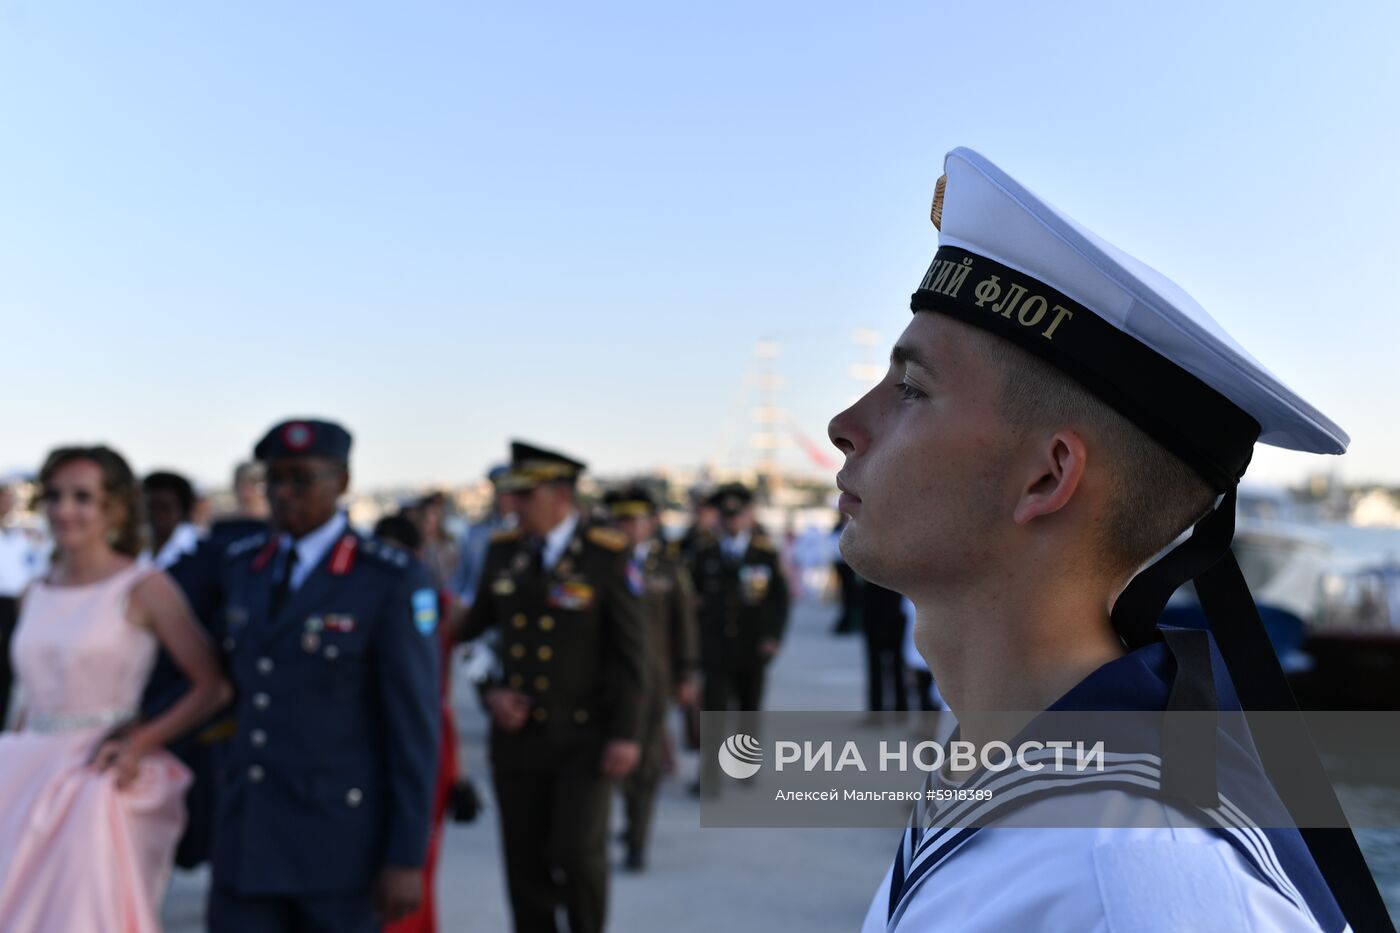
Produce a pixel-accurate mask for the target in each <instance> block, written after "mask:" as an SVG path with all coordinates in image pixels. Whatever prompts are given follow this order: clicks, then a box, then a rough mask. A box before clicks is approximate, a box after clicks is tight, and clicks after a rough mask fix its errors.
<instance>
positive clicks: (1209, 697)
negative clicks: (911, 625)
mask: <svg viewBox="0 0 1400 933" xmlns="http://www.w3.org/2000/svg"><path fill="white" fill-rule="evenodd" d="M1235 504H1236V493H1235V489H1234V488H1233V487H1232V488H1231V489H1230V491H1229V492H1227V493H1226V494H1225V497H1224V498H1223V499H1222V500H1221V502H1220V504H1219V505H1218V506H1217V507H1216V509H1215V510H1214V511H1213V512H1211V513H1210V514H1209V515H1207V516H1206V517H1205V518H1203V519H1201V521H1200V522H1199V523H1197V525H1196V527H1195V528H1194V529H1193V530H1192V533H1191V537H1190V538H1189V539H1187V540H1186V541H1185V542H1183V543H1182V544H1180V545H1178V546H1177V547H1176V548H1174V549H1172V550H1171V551H1169V552H1168V553H1167V554H1166V555H1164V556H1163V557H1161V558H1160V559H1159V560H1158V561H1157V562H1156V563H1154V564H1153V565H1152V566H1150V567H1148V568H1147V569H1146V570H1144V571H1143V572H1142V573H1140V574H1138V575H1137V576H1136V577H1134V578H1133V580H1132V582H1131V583H1129V584H1128V586H1127V588H1126V589H1124V591H1123V593H1122V595H1120V596H1119V597H1118V600H1117V602H1116V603H1114V606H1113V613H1112V616H1111V618H1112V622H1113V628H1114V630H1115V631H1117V632H1118V634H1119V636H1120V637H1122V639H1123V640H1124V642H1125V643H1126V644H1127V645H1128V647H1129V649H1136V648H1141V647H1143V646H1144V645H1147V644H1151V643H1152V642H1155V641H1159V640H1163V638H1164V637H1165V640H1166V642H1167V646H1168V648H1169V649H1171V652H1172V655H1173V657H1174V658H1175V659H1176V663H1177V672H1176V676H1175V677H1174V678H1173V680H1172V688H1171V697H1170V700H1169V701H1168V707H1167V708H1168V711H1177V710H1180V711H1189V710H1196V711H1208V710H1213V709H1216V708H1217V706H1216V703H1217V698H1216V691H1215V678H1214V673H1213V671H1212V670H1211V663H1210V651H1209V646H1208V645H1207V644H1206V643H1205V640H1204V636H1203V635H1200V636H1194V637H1193V636H1192V635H1191V634H1183V633H1181V632H1175V631H1173V632H1164V631H1163V630H1161V629H1158V628H1157V620H1158V618H1159V617H1160V616H1161V614H1162V610H1163V609H1164V608H1165V607H1166V604H1167V600H1168V599H1169V598H1170V597H1171V595H1172V593H1174V592H1175V591H1176V590H1177V588H1178V587H1180V586H1181V585H1182V584H1183V583H1186V582H1187V581H1188V580H1194V581H1195V585H1196V594H1197V596H1199V597H1200V601H1201V609H1202V611H1203V612H1204V613H1205V616H1206V620H1207V622H1208V624H1209V626H1210V632H1211V634H1213V635H1214V636H1215V642H1216V645H1217V646H1218V647H1219V649H1220V656H1221V658H1223V659H1224V661H1225V668H1226V670H1227V671H1228V672H1229V675H1230V680H1231V682H1232V683H1233V684H1234V687H1235V692H1236V694H1237V695H1238V696H1239V699H1240V706H1241V708H1243V709H1245V710H1282V711H1285V712H1297V711H1298V701H1297V700H1296V699H1295V698H1294V696H1293V691H1292V690H1291V689H1290V688H1289V686H1288V681H1287V679H1286V678H1285V677H1284V674H1283V668H1282V667H1281V666H1280V665H1279V662H1278V655H1277V654H1276V653H1275V652H1274V647H1273V644H1272V643H1271V642H1270V641H1269V636H1268V632H1267V631H1266V630H1265V629H1264V623H1263V621H1262V620H1261V619H1260V618H1259V610H1258V608H1257V607H1256V606H1255V605H1254V598H1253V597H1252V596H1251V595H1250V592H1249V585H1248V584H1247V583H1246V582H1245V579H1244V574H1243V573H1241V572H1240V566H1239V563H1238V562H1237V561H1236V560H1235V555H1234V553H1233V552H1232V551H1231V550H1230V542H1231V540H1232V539H1233V538H1234V535H1235ZM1167 722H1168V726H1167V727H1166V731H1165V732H1164V734H1163V754H1162V758H1163V763H1162V772H1163V773H1162V790H1163V793H1164V794H1167V795H1169V796H1175V797H1179V798H1182V799H1186V800H1190V801H1192V802H1193V803H1198V804H1201V805H1206V806H1208V805H1210V803H1211V801H1214V800H1216V799H1217V795H1216V787H1215V773H1214V771H1215V769H1214V766H1213V764H1211V763H1210V762H1209V761H1208V760H1207V762H1206V765H1207V766H1206V767H1204V768H1203V767H1201V756H1200V754H1199V749H1201V748H1202V747H1207V748H1213V747H1214V744H1213V743H1211V744H1210V745H1207V746H1202V745H1200V744H1195V743H1198V742H1199V739H1200V736H1199V734H1198V732H1186V731H1183V730H1182V729H1177V728H1176V727H1174V726H1172V725H1171V722H1172V717H1168V718H1167ZM1185 728H1186V729H1191V728H1196V727H1190V726H1188V727H1185ZM1188 742H1190V743H1192V744H1190V745H1187V744H1186V743H1188ZM1183 747H1192V748H1194V749H1196V750H1197V751H1196V753H1194V754H1190V755H1185V754H1177V755H1171V754H1170V753H1171V751H1172V750H1173V748H1178V749H1179V748H1183ZM1257 748H1258V751H1259V759H1260V764H1261V765H1262V766H1263V768H1264V772H1265V774H1266V775H1272V774H1279V773H1282V772H1283V771H1284V770H1285V769H1287V771H1288V772H1289V784H1290V786H1291V787H1296V788H1298V789H1299V790H1298V793H1299V794H1300V795H1306V797H1307V798H1308V799H1310V800H1312V801H1321V802H1324V803H1326V804H1328V805H1329V806H1330V807H1331V808H1332V809H1333V811H1334V812H1335V813H1336V814H1337V815H1338V816H1339V817H1341V816H1342V815H1343V814H1342V809H1341V805H1340V804H1339V803H1338V802H1337V796H1336V792H1335V791H1334V790H1333V789H1332V783H1331V781H1329V780H1328V778H1327V772H1326V771H1325V770H1324V769H1323V767H1322V761H1321V760H1320V759H1319V758H1318V756H1317V752H1316V750H1315V749H1314V748H1313V746H1312V740H1311V738H1310V737H1309V736H1308V735H1307V732H1306V729H1303V728H1302V723H1301V717H1300V720H1299V734H1298V735H1296V736H1294V738H1293V742H1292V746H1291V748H1283V747H1280V746H1279V745H1278V744H1277V743H1276V742H1272V741H1259V742H1258V743H1257ZM1172 758H1176V759H1177V762H1176V763H1175V764H1173V762H1172ZM1271 780H1272V778H1271ZM1284 804H1285V805H1286V806H1287V805H1288V804H1289V801H1288V800H1285V801H1284ZM1298 831H1299V833H1300V834H1301V835H1302V837H1303V841H1304V842H1305V843H1307V846H1308V851H1309V852H1310V853H1311V854H1312V857H1313V860H1314V861H1315V862H1316V863H1317V867H1318V870H1319V871H1320V872H1321V873H1322V876H1323V878H1324V879H1325V880H1326V881H1327V885H1328V887H1329V888H1331V890H1332V895H1333V896H1334V897H1335V898H1336V899H1337V904H1338V906H1339V907H1341V910H1342V913H1343V915H1344V916H1345V917H1346V918H1347V920H1348V921H1349V922H1350V923H1351V925H1352V928H1353V929H1355V930H1357V931H1362V930H1365V931H1370V930H1381V931H1391V933H1394V930H1395V926H1394V924H1393V923H1392V922H1391V920H1390V914H1389V913H1388V912H1387V910H1386V907H1385V902H1384V900H1382V898H1381V895H1380V891H1379V890H1378V889H1377V887H1376V882H1375V879H1374V878H1372V877H1371V871H1370V868H1369V867H1368V866H1367V865H1366V859H1365V857H1364V856H1363V855H1362V854H1361V849H1360V847H1359V846H1358V845H1357V844H1356V837H1355V836H1354V835H1353V834H1352V831H1351V830H1350V829H1349V828H1347V827H1346V826H1345V825H1342V826H1336V827H1320V828H1319V827H1299V829H1298Z"/></svg>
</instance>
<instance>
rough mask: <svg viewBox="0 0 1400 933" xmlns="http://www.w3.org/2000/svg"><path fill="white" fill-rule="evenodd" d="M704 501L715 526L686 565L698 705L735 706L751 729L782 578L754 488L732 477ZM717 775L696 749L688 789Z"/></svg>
mask: <svg viewBox="0 0 1400 933" xmlns="http://www.w3.org/2000/svg"><path fill="white" fill-rule="evenodd" d="M710 501H711V504H712V505H713V506H714V507H715V508H716V509H717V510H718V511H719V516H720V523H719V528H718V532H719V534H718V536H717V537H715V538H713V539H711V540H710V541H709V542H708V543H707V544H706V545H705V546H703V547H702V548H701V549H700V550H699V551H698V552H697V554H696V556H695V564H694V570H693V575H694V579H695V589H696V593H697V594H698V599H699V613H698V615H699V620H700V660H701V665H702V670H703V673H704V678H703V681H704V687H703V688H702V689H703V696H702V698H701V705H702V706H703V707H704V708H705V710H706V712H724V711H727V710H731V709H732V710H739V711H740V720H739V723H738V725H737V728H738V729H739V731H742V732H748V733H752V732H753V731H754V730H755V728H756V727H755V726H754V725H753V724H752V723H751V722H749V721H748V720H749V719H750V718H751V716H749V715H744V714H746V713H747V714H752V713H754V712H756V711H757V710H760V709H762V708H763V686H764V677H765V675H766V673H767V670H768V663H769V662H770V661H772V660H773V657H774V656H775V655H776V654H777V653H778V645H779V643H780V642H781V640H782V637H783V630H784V629H785V628H786V627H787V617H788V602H789V596H788V584H787V578H786V577H785V576H784V574H783V570H782V564H781V561H780V560H779V557H778V549H777V548H776V547H774V545H773V542H772V541H770V540H769V538H768V536H767V535H765V534H763V533H762V531H761V530H759V529H758V528H757V527H756V525H755V521H754V508H753V493H751V492H750V491H749V490H748V489H747V488H746V487H745V486H743V485H741V484H738V483H731V484H729V485H726V486H721V487H720V488H719V489H717V490H716V491H715V493H714V495H713V496H712V497H711V500H710ZM724 728H725V731H728V730H729V728H730V726H728V725H726V726H725V727H724ZM718 780H719V772H718V764H717V760H716V758H715V757H714V756H713V755H703V756H701V780H700V782H699V783H698V785H697V786H696V787H694V788H693V789H692V790H693V791H695V792H702V793H706V794H713V793H715V792H717V791H718V789H719V784H718Z"/></svg>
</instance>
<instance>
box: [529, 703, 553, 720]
mask: <svg viewBox="0 0 1400 933" xmlns="http://www.w3.org/2000/svg"><path fill="white" fill-rule="evenodd" d="M530 715H531V716H533V717H534V718H535V722H544V721H545V720H546V719H548V718H549V710H547V709H545V708H544V707H543V706H536V707H535V710H534V712H532V713H531V714H530Z"/></svg>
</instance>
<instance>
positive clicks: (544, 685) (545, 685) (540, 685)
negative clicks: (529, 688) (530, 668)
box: [535, 677, 549, 692]
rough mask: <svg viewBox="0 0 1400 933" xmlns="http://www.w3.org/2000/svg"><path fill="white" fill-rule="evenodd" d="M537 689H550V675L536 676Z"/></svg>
mask: <svg viewBox="0 0 1400 933" xmlns="http://www.w3.org/2000/svg"><path fill="white" fill-rule="evenodd" d="M535 689H536V690H539V691H540V692H544V691H545V690H548V689H549V678H548V677H536V678H535Z"/></svg>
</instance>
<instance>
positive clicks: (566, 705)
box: [462, 443, 647, 933]
mask: <svg viewBox="0 0 1400 933" xmlns="http://www.w3.org/2000/svg"><path fill="white" fill-rule="evenodd" d="M583 470H584V465H583V464H582V463H580V462H578V461H577V460H573V459H571V458H569V457H566V456H564V455H562V454H558V453H554V452H552V451H548V450H542V449H540V448H538V447H532V446H530V445H528V444H521V443H515V444H512V445H511V467H510V472H509V473H508V474H507V476H505V477H503V478H502V480H501V483H502V484H504V486H503V488H509V489H511V490H512V491H513V492H514V493H515V495H516V497H517V514H518V516H519V524H518V527H517V528H515V529H513V530H509V531H503V532H499V533H498V534H497V535H495V537H494V540H493V541H492V542H491V545H490V547H489V549H488V550H487V554H486V563H485V565H484V567H483V568H482V575H481V581H480V585H479V587H478V590H477V594H476V598H475V599H474V600H473V601H472V607H471V610H470V612H469V613H468V616H467V618H466V620H465V622H464V623H463V626H462V632H463V638H465V639H468V640H469V639H473V638H476V637H478V636H480V635H482V634H483V633H485V632H487V631H495V632H497V633H498V636H499V648H498V651H499V653H500V656H501V668H502V669H501V671H500V676H499V678H498V679H496V680H494V681H493V682H492V683H490V684H489V685H488V686H487V687H486V688H485V689H484V690H483V695H484V698H485V701H486V705H487V707H488V709H489V710H490V713H491V720H492V729H491V740H490V754H491V762H492V765H493V772H494V773H493V777H494V779H495V790H496V800H497V803H498V805H499V808H500V813H501V836H502V842H503V844H504V848H505V862H506V880H507V888H508V891H509V895H510V904H511V911H512V913H513V914H514V917H515V929H516V930H517V931H518V933H552V931H555V930H557V929H558V927H557V917H556V913H557V908H558V906H559V905H560V904H561V903H562V904H563V906H564V907H565V908H566V910H567V913H568V920H569V930H570V931H571V933H597V931H599V930H601V929H603V923H604V918H605V916H606V913H607V884H608V862H607V830H608V805H609V802H610V796H611V789H612V781H613V780H616V779H619V778H622V777H625V776H626V775H627V774H628V773H630V772H631V771H632V770H633V769H634V768H635V767H636V766H637V762H638V760H639V759H640V757H641V749H640V746H639V744H638V738H639V736H640V733H641V724H642V719H643V712H644V700H645V696H646V692H645V691H646V661H647V654H646V630H645V628H644V625H643V621H642V617H641V613H640V609H639V606H638V601H637V596H636V594H635V592H634V591H633V588H632V587H631V586H630V585H629V584H628V574H627V556H628V555H627V550H628V541H627V538H626V536H625V535H623V534H622V533H621V532H619V531H617V530H616V529H613V528H604V527H592V526H589V525H588V524H587V523H586V522H584V521H583V520H582V518H581V516H580V514H579V510H578V506H577V503H576V500H575V488H574V487H575V484H576V482H577V480H578V477H579V474H580V473H582V472H583Z"/></svg>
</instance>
